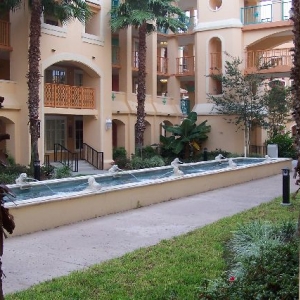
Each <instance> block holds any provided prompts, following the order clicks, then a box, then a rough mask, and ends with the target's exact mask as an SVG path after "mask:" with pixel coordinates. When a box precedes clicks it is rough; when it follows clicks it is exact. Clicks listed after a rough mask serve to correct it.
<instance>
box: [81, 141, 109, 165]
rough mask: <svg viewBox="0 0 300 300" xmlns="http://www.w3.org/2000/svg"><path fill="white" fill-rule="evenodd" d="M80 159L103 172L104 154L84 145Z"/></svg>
mask: <svg viewBox="0 0 300 300" xmlns="http://www.w3.org/2000/svg"><path fill="white" fill-rule="evenodd" d="M80 159H84V160H85V161H87V162H88V163H89V164H91V165H92V166H94V167H95V168H96V169H98V170H103V152H100V151H97V150H95V149H94V148H92V147H91V146H90V145H88V144H86V143H83V144H82V148H81V149H80Z"/></svg>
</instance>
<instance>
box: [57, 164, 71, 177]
mask: <svg viewBox="0 0 300 300" xmlns="http://www.w3.org/2000/svg"><path fill="white" fill-rule="evenodd" d="M71 176H72V171H71V169H70V167H69V166H62V167H58V168H55V171H54V178H56V179H60V178H67V177H71Z"/></svg>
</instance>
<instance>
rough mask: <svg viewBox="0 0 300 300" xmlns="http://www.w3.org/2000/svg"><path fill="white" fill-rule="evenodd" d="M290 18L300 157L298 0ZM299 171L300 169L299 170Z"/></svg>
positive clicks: (299, 6) (294, 102)
mask: <svg viewBox="0 0 300 300" xmlns="http://www.w3.org/2000/svg"><path fill="white" fill-rule="evenodd" d="M291 20H292V21H293V23H294V24H293V33H294V48H293V51H294V53H293V67H292V69H291V79H293V80H294V83H293V86H292V94H293V104H292V105H293V116H294V120H295V122H296V145H297V153H298V157H299V158H300V4H299V0H292V9H291ZM299 171H300V170H299Z"/></svg>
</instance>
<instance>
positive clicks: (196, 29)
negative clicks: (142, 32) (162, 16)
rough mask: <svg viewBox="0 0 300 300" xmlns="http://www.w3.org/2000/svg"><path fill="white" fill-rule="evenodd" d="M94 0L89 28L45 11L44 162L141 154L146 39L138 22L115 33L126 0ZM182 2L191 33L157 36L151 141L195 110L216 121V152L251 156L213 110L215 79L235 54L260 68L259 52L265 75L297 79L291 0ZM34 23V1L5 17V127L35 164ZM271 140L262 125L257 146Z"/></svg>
mask: <svg viewBox="0 0 300 300" xmlns="http://www.w3.org/2000/svg"><path fill="white" fill-rule="evenodd" d="M88 3H89V5H90V7H91V8H92V10H93V11H94V15H93V18H92V19H91V20H90V21H89V22H88V23H87V24H85V25H83V24H81V23H80V22H78V21H73V22H70V23H68V24H60V23H59V22H58V21H57V20H55V19H54V18H53V17H51V16H47V15H44V16H42V37H41V61H40V73H41V75H42V76H41V80H40V110H39V111H40V121H41V122H40V139H39V153H40V159H41V163H43V162H44V159H46V158H49V159H50V161H53V160H54V159H55V153H59V152H65V151H67V150H68V153H71V154H73V153H79V152H80V149H83V151H82V153H84V155H83V158H84V159H87V158H89V160H91V161H92V162H93V163H94V164H95V165H96V166H97V167H98V168H104V169H106V168H108V167H109V166H110V163H111V161H112V149H113V147H121V146H122V147H125V148H126V150H127V152H128V154H131V153H134V151H135V123H136V105H137V104H136V88H137V71H138V59H137V49H138V35H137V31H136V30H135V29H134V28H129V29H127V30H121V31H120V32H118V33H111V30H110V27H109V18H110V16H109V10H110V9H111V6H112V5H117V4H118V1H117V0H114V1H108V0H91V1H88ZM178 5H179V6H180V7H181V8H182V10H184V11H185V12H186V15H187V23H186V25H187V31H186V32H182V33H177V34H173V33H171V32H157V33H154V34H151V35H149V36H148V37H147V79H146V104H145V112H146V118H145V119H146V131H145V138H144V145H153V144H156V143H159V137H160V135H161V134H166V133H165V132H164V130H163V127H162V125H163V124H168V125H172V124H179V123H180V122H181V120H182V118H184V116H185V115H186V114H187V113H188V112H189V111H191V110H193V111H196V112H197V113H198V116H199V117H198V121H199V122H200V121H203V120H208V124H209V125H211V127H212V130H211V133H210V135H209V139H208V140H207V142H206V144H205V146H206V147H207V148H208V149H210V150H214V149H215V148H221V149H224V150H227V151H231V152H237V153H242V152H243V132H236V128H235V126H234V125H232V124H228V123H226V121H225V120H224V119H223V117H222V116H218V115H215V114H212V113H211V109H212V104H211V103H209V101H208V98H207V93H215V94H218V91H219V92H221V87H219V86H218V83H217V82H215V81H214V80H213V79H212V78H209V77H207V75H209V74H210V73H211V72H214V70H215V67H218V68H222V67H224V62H225V59H226V57H225V54H224V52H225V51H226V52H228V53H230V54H231V55H233V56H239V57H241V58H243V59H244V68H245V72H252V71H254V70H255V68H254V67H255V66H256V65H257V58H258V57H259V58H260V61H263V62H264V61H265V63H270V62H271V64H270V66H271V67H269V68H268V69H263V68H262V69H261V70H260V71H259V72H260V73H264V74H265V75H266V76H269V77H272V78H288V77H289V72H290V68H291V65H292V58H291V52H290V48H289V47H287V48H285V47H284V45H286V43H290V42H291V41H292V38H293V35H292V24H291V21H290V20H289V10H290V6H291V1H287V0H286V1H285V0H283V1H278V0H277V1H273V2H272V1H264V2H258V1H255V0H253V1H252V0H198V1H197V0H180V1H179V2H178ZM29 20H30V9H29V8H28V6H27V3H26V2H24V7H22V8H21V9H19V10H17V11H16V12H14V13H10V14H7V15H6V16H2V17H1V20H0V96H3V97H5V101H4V108H2V109H1V110H0V131H1V132H7V133H9V134H10V136H11V139H10V140H7V141H5V142H2V143H3V144H2V145H0V147H2V148H5V149H6V150H7V151H8V152H9V153H10V154H11V155H12V156H13V157H15V159H16V161H17V162H19V163H22V164H28V163H29V160H30V135H29V127H28V109H27V98H28V90H27V89H28V88H27V79H26V74H27V72H28V59H27V56H28V51H27V49H28V36H29ZM287 45H288V44H287ZM261 58H263V59H261ZM264 139H265V133H264V132H263V131H262V130H260V129H255V133H254V134H252V140H251V143H252V145H253V146H262V145H263V142H264ZM66 149H67V150H66ZM102 154H103V156H102ZM79 172H80V170H79Z"/></svg>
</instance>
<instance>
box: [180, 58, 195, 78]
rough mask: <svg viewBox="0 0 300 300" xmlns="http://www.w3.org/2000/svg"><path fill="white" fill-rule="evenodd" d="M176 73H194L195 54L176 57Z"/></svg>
mask: <svg viewBox="0 0 300 300" xmlns="http://www.w3.org/2000/svg"><path fill="white" fill-rule="evenodd" d="M176 75H181V76H193V75H195V56H183V57H177V58H176Z"/></svg>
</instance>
